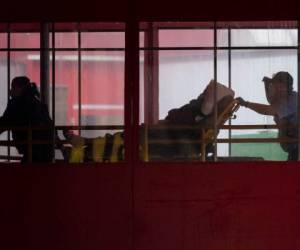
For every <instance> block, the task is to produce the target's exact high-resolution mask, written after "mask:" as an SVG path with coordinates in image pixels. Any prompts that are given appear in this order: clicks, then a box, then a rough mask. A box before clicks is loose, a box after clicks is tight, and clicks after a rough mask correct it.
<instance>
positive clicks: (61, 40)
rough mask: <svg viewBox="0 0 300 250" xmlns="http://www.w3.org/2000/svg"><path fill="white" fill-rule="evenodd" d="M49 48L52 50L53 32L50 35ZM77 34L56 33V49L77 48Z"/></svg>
mask: <svg viewBox="0 0 300 250" xmlns="http://www.w3.org/2000/svg"><path fill="white" fill-rule="evenodd" d="M49 47H50V48H52V32H51V33H50V34H49ZM77 47H78V33H77V32H55V48H74V49H75V48H77Z"/></svg>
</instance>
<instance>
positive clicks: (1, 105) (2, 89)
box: [0, 52, 8, 162]
mask: <svg viewBox="0 0 300 250" xmlns="http://www.w3.org/2000/svg"><path fill="white" fill-rule="evenodd" d="M0 75H1V78H0V114H1V115H2V114H3V112H4V110H5V108H6V105H7V94H8V92H7V91H8V89H7V53H6V52H0ZM0 140H1V141H3V140H7V132H4V133H2V134H1V135H0ZM7 148H8V147H7V146H1V147H0V155H1V156H7V152H8V151H7ZM0 161H1V162H5V161H7V159H0Z"/></svg>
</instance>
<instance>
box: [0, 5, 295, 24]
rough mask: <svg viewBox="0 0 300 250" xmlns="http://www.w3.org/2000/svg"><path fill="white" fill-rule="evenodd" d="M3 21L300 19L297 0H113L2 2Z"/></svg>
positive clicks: (1, 18)
mask: <svg viewBox="0 0 300 250" xmlns="http://www.w3.org/2000/svg"><path fill="white" fill-rule="evenodd" d="M1 4H2V6H1V7H2V8H1V9H2V12H1V15H0V21H2V22H3V21H20V22H23V21H24V22H28V21H52V20H55V21H130V20H132V21H134V20H145V21H150V20H155V21H157V20H161V21H165V20H177V21H178V20H182V21H183V20H184V21H188V20H208V21H214V20H272V19H273V20H297V19H299V17H300V8H299V7H300V6H299V5H300V4H299V3H298V1H297V0H285V1H283V0H248V1H241V0H227V1H225V0H224V1H221V0H217V1H209V0H205V1H203V0H184V1H178V0H177V1H176V0H164V1H161V0H152V1H149V0H148V1H146V0H143V1H138V0H114V1H105V0H102V1H99V0H85V1H72V2H70V1H61V0H52V1H49V0H48V1H40V0H26V1H20V2H19V1H8V0H4V1H3V2H1Z"/></svg>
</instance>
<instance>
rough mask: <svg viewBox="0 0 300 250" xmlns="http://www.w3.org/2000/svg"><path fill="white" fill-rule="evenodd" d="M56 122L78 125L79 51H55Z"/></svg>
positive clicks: (64, 124)
mask: <svg viewBox="0 0 300 250" xmlns="http://www.w3.org/2000/svg"><path fill="white" fill-rule="evenodd" d="M55 124H56V125H57V126H71V125H76V126H78V125H79V124H78V53H77V52H72V51H59V52H56V53H55Z"/></svg>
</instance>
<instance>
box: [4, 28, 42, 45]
mask: <svg viewBox="0 0 300 250" xmlns="http://www.w3.org/2000/svg"><path fill="white" fill-rule="evenodd" d="M10 47H11V48H39V47H40V33H37V32H36V33H27V32H26V33H11V34H10Z"/></svg>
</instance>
